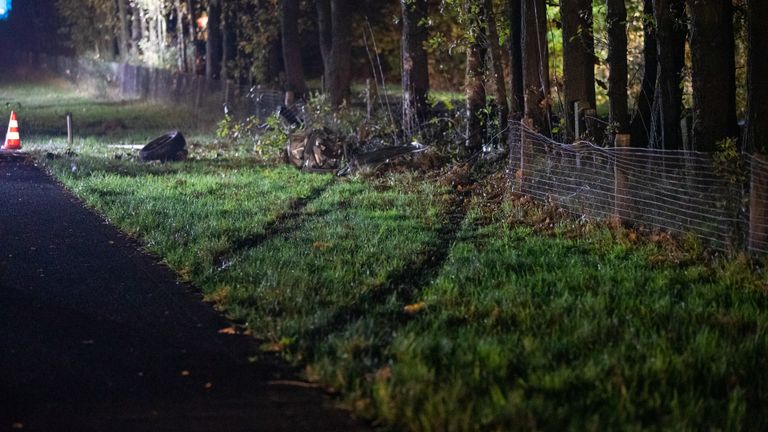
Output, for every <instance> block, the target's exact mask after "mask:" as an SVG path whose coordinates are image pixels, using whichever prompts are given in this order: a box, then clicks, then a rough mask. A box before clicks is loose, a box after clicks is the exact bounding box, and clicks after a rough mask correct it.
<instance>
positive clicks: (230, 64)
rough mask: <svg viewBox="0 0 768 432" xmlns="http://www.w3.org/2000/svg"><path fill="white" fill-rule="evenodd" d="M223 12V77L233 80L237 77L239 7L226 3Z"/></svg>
mask: <svg viewBox="0 0 768 432" xmlns="http://www.w3.org/2000/svg"><path fill="white" fill-rule="evenodd" d="M223 6H224V7H223V10H222V27H223V29H222V30H223V31H222V38H223V40H222V47H223V50H224V51H223V52H222V66H221V77H222V78H225V79H233V78H234V77H235V76H236V73H235V70H234V69H235V62H236V61H237V6H236V4H233V3H232V2H224V4H223Z"/></svg>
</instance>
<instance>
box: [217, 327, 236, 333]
mask: <svg viewBox="0 0 768 432" xmlns="http://www.w3.org/2000/svg"><path fill="white" fill-rule="evenodd" d="M219 334H226V335H236V334H237V329H236V328H235V327H234V326H230V327H225V328H223V329H221V330H219Z"/></svg>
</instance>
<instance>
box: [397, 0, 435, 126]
mask: <svg viewBox="0 0 768 432" xmlns="http://www.w3.org/2000/svg"><path fill="white" fill-rule="evenodd" d="M400 6H401V9H402V14H403V30H402V35H403V36H402V37H403V40H402V45H401V47H402V61H403V66H402V67H403V70H402V86H403V130H404V131H405V134H406V136H408V137H411V136H413V135H414V134H415V133H416V132H417V128H418V126H419V124H420V123H421V122H422V121H424V120H425V117H426V114H427V93H428V92H429V65H428V63H427V51H426V49H424V43H425V42H426V41H427V28H426V24H425V23H424V21H425V20H426V18H427V1H426V0H400Z"/></svg>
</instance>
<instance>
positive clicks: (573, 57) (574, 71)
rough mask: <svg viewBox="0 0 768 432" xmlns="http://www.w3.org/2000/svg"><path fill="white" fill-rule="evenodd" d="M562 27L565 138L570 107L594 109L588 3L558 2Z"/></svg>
mask: <svg viewBox="0 0 768 432" xmlns="http://www.w3.org/2000/svg"><path fill="white" fill-rule="evenodd" d="M560 17H561V21H562V24H563V80H564V84H565V91H564V93H565V118H566V125H567V128H566V129H567V136H568V138H570V139H573V137H574V131H575V124H574V103H576V102H577V101H578V102H581V103H582V104H585V105H589V107H590V108H595V40H594V35H593V33H592V0H568V1H561V2H560Z"/></svg>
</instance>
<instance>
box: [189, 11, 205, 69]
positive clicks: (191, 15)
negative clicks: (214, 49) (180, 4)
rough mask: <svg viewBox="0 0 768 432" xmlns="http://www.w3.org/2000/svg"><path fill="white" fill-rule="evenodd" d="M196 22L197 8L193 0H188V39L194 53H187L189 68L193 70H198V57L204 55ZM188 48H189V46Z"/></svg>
mask: <svg viewBox="0 0 768 432" xmlns="http://www.w3.org/2000/svg"><path fill="white" fill-rule="evenodd" d="M195 24H196V23H195V9H194V6H193V4H192V0H187V26H188V31H189V34H188V37H187V40H188V41H189V43H190V44H192V45H191V48H192V49H191V51H192V53H191V54H192V55H187V62H188V63H187V69H188V70H190V71H192V72H196V69H197V68H196V63H197V61H198V58H200V57H202V55H203V53H202V52H201V49H200V48H199V46H200V45H199V44H198V43H197V38H196V32H195ZM187 49H188V50H189V48H187Z"/></svg>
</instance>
